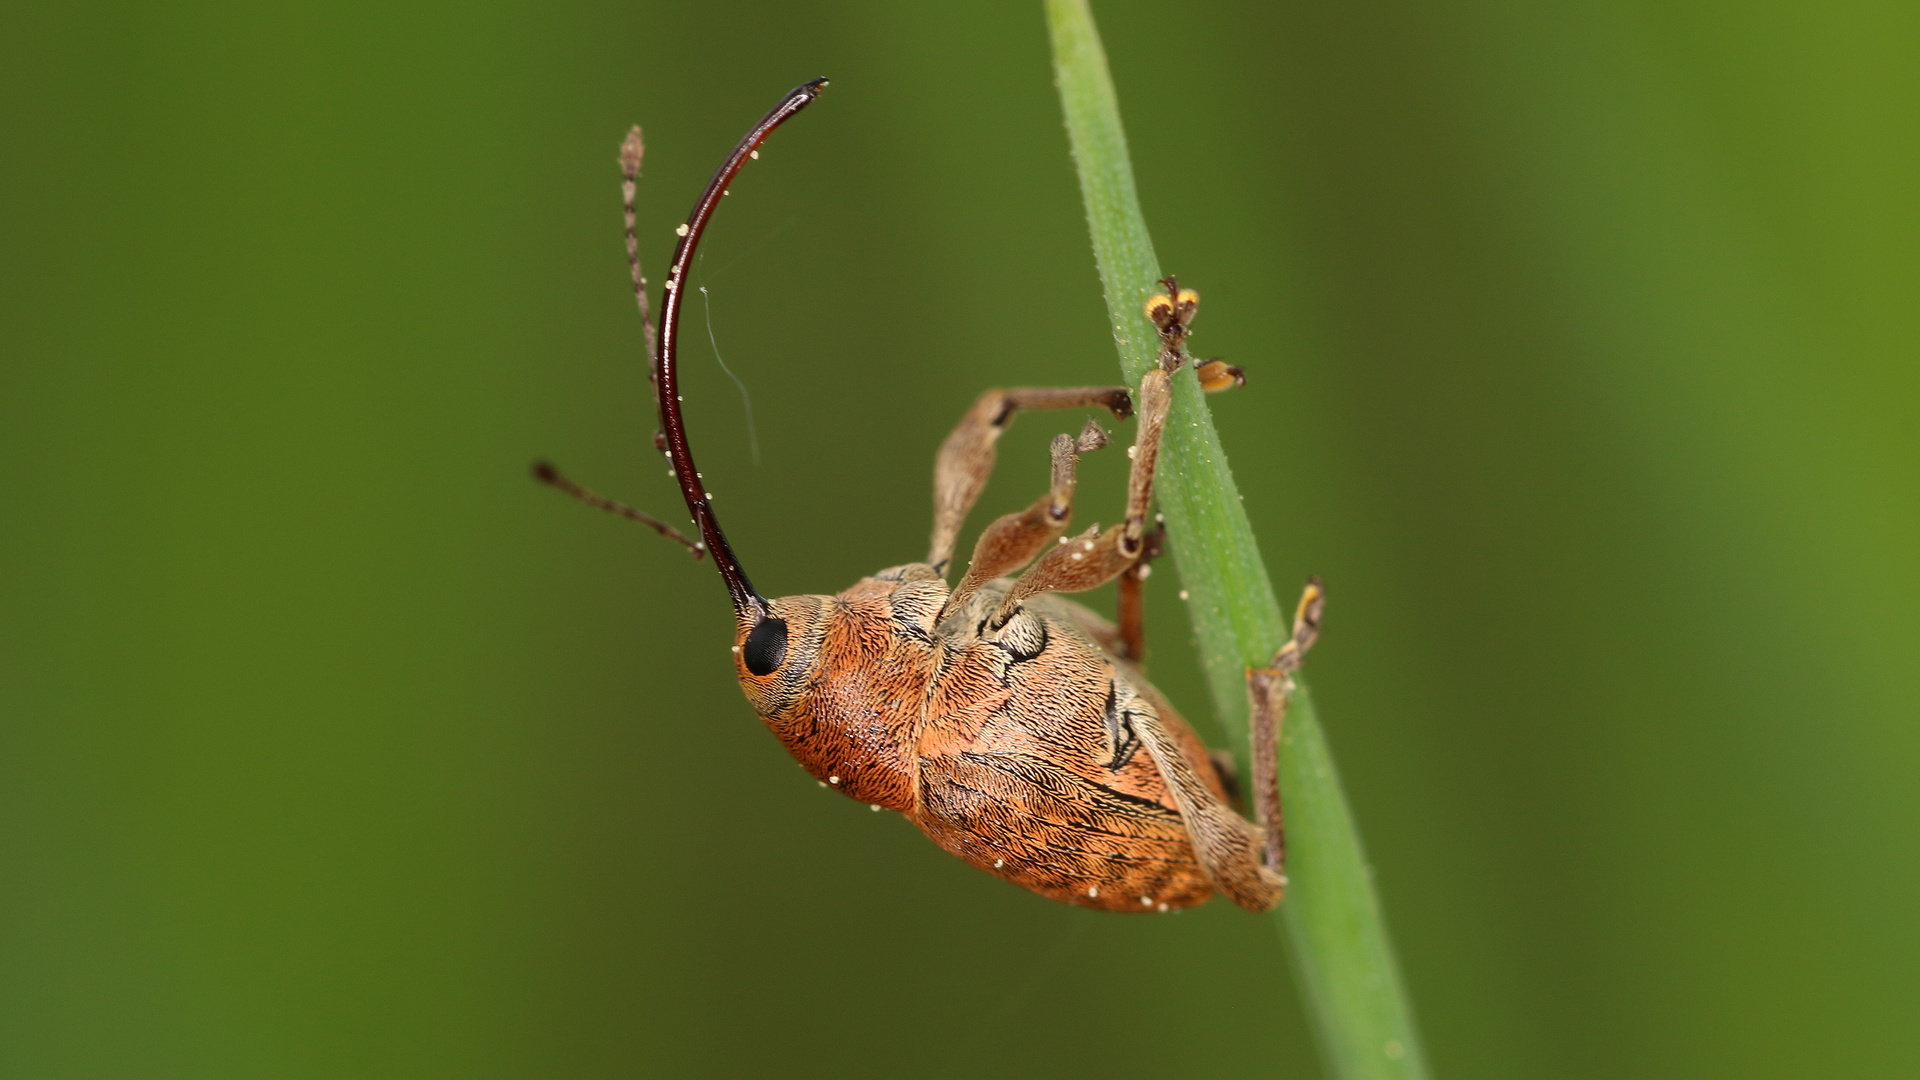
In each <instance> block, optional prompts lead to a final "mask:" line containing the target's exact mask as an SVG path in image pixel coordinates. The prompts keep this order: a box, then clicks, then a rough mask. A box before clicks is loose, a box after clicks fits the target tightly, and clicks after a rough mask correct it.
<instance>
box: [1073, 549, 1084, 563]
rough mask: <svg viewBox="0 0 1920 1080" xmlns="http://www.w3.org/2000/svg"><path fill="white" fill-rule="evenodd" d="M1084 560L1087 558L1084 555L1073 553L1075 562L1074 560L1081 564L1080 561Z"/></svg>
mask: <svg viewBox="0 0 1920 1080" xmlns="http://www.w3.org/2000/svg"><path fill="white" fill-rule="evenodd" d="M1084 558H1086V556H1084V555H1082V554H1080V553H1079V552H1077V551H1076V552H1074V553H1073V560H1074V561H1075V562H1079V561H1080V560H1081V559H1084Z"/></svg>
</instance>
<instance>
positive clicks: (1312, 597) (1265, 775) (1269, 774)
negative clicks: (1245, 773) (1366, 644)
mask: <svg viewBox="0 0 1920 1080" xmlns="http://www.w3.org/2000/svg"><path fill="white" fill-rule="evenodd" d="M1326 606H1327V593H1326V590H1325V589H1324V588H1322V587H1321V584H1320V579H1319V578H1308V579H1307V587H1306V589H1305V591H1303V592H1302V593H1301V594H1300V607H1299V608H1298V610H1296V611H1295V612H1294V616H1293V637H1292V638H1291V639H1289V640H1288V641H1287V643H1286V644H1285V645H1282V646H1280V651H1279V652H1277V653H1275V654H1274V655H1273V662H1272V663H1271V664H1269V665H1268V666H1266V667H1264V668H1248V669H1247V705H1248V710H1247V719H1248V722H1249V723H1250V724H1251V725H1252V736H1253V745H1252V753H1253V796H1254V806H1255V810H1256V813H1257V820H1258V821H1259V823H1260V826H1261V827H1262V828H1263V829H1265V830H1266V833H1267V848H1266V864H1267V866H1268V867H1269V868H1271V869H1272V870H1273V871H1274V872H1275V873H1281V874H1284V873H1285V868H1286V863H1287V831H1286V826H1285V824H1284V823H1283V821H1282V820H1281V817H1280V758H1279V752H1280V725H1281V724H1282V723H1284V722H1285V721H1286V718H1287V699H1288V698H1289V697H1290V696H1292V694H1293V673H1294V672H1296V671H1299V670H1300V662H1301V660H1302V659H1304V658H1305V657H1306V655H1307V650H1308V649H1310V648H1312V647H1313V642H1314V640H1315V639H1316V638H1318V637H1319V636H1320V615H1321V613H1322V612H1323V611H1324V610H1325V609H1326Z"/></svg>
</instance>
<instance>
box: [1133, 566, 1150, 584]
mask: <svg viewBox="0 0 1920 1080" xmlns="http://www.w3.org/2000/svg"><path fill="white" fill-rule="evenodd" d="M1151 573H1153V567H1152V566H1150V565H1148V564H1146V563H1142V564H1140V571H1139V573H1138V574H1136V575H1135V576H1136V577H1138V578H1139V579H1140V580H1141V581H1145V580H1147V575H1149V574H1151Z"/></svg>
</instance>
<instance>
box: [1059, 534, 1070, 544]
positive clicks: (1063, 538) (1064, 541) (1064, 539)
mask: <svg viewBox="0 0 1920 1080" xmlns="http://www.w3.org/2000/svg"><path fill="white" fill-rule="evenodd" d="M1067 539H1068V538H1067V537H1064V536H1063V537H1061V538H1060V542H1061V543H1063V544H1064V543H1066V542H1067Z"/></svg>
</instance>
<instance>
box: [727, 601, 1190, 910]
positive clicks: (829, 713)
mask: <svg viewBox="0 0 1920 1080" xmlns="http://www.w3.org/2000/svg"><path fill="white" fill-rule="evenodd" d="M1003 592H1004V590H1002V589H999V588H991V587H990V588H987V589H983V590H981V592H980V593H978V594H976V597H975V599H974V601H973V602H972V603H971V604H970V605H969V606H968V607H967V608H965V609H963V610H962V611H960V612H957V613H956V614H955V616H953V617H950V618H949V619H948V620H947V621H946V623H945V624H943V625H941V626H936V625H935V623H934V617H935V615H936V614H937V613H938V612H939V611H940V609H941V606H942V605H943V604H944V603H945V602H946V600H947V597H948V595H949V593H948V590H947V586H946V583H945V582H944V581H943V580H941V578H940V576H939V574H938V573H936V572H935V571H934V569H933V568H932V567H931V566H928V565H926V564H924V563H913V564H909V565H907V566H900V567H895V568H893V569H890V570H883V571H881V572H880V573H878V574H875V575H874V576H873V577H870V578H865V579H863V580H861V581H860V582H859V584H857V585H855V586H853V587H852V588H850V589H848V590H846V591H845V592H842V593H840V594H839V595H838V596H791V597H783V598H781V599H777V600H774V601H773V602H772V605H771V609H772V617H773V618H778V619H783V620H785V622H786V624H787V644H786V655H785V656H784V657H782V658H781V659H782V660H783V662H782V663H781V664H780V665H779V666H778V667H777V668H776V669H774V670H773V671H771V672H769V673H767V674H764V675H756V674H754V673H753V671H751V670H750V669H749V668H748V666H747V662H746V659H745V656H744V654H745V651H746V642H747V639H748V636H749V634H750V631H751V627H749V626H748V625H747V624H745V623H742V624H741V628H740V631H739V634H738V638H739V641H738V643H737V644H736V657H735V666H736V669H737V670H736V674H737V675H738V676H739V678H740V685H741V688H742V689H744V690H745V691H746V695H747V700H748V701H750V702H752V703H753V707H754V711H756V712H758V713H759V714H760V718H761V719H762V720H764V721H765V722H766V724H767V727H768V728H770V729H771V730H772V731H773V733H774V734H775V735H777V736H779V738H780V741H781V742H782V743H785V744H786V747H787V749H788V750H789V751H790V752H792V754H793V756H794V757H795V758H797V759H798V760H799V762H800V764H801V765H803V766H805V767H806V769H807V771H808V772H810V773H812V774H813V776H814V777H815V778H816V779H818V780H820V781H821V782H822V783H825V784H828V785H830V786H833V787H835V788H837V789H839V790H840V791H842V792H844V793H846V794H847V795H848V796H850V797H851V798H854V799H858V800H860V801H861V802H866V803H873V804H876V805H879V806H884V807H886V808H887V809H889V810H898V811H900V812H901V813H903V814H905V815H907V817H908V818H909V819H910V820H911V821H913V823H914V824H915V825H918V826H919V827H920V829H921V831H922V832H925V833H926V834H927V836H928V837H930V838H932V840H933V841H934V842H935V843H937V844H939V845H940V846H941V847H943V848H945V849H947V850H948V851H950V852H952V853H953V854H955V855H957V856H959V857H960V858H962V859H965V860H966V861H967V862H969V863H972V864H973V865H974V866H977V867H979V868H980V869H982V870H985V871H987V872H988V873H991V874H996V875H998V876H1000V877H1003V878H1006V879H1007V880H1009V881H1012V882H1014V883H1016V884H1018V885H1023V886H1025V887H1026V888H1029V889H1032V890H1033V891H1034V892H1037V893H1040V894H1041V895H1043V896H1047V897H1050V898H1052V899H1055V900H1063V901H1066V902H1068V903H1073V904H1081V905H1085V906H1089V907H1100V908H1106V909H1108V910H1112V911H1167V910H1170V909H1173V908H1182V907H1189V906H1191V905H1194V904H1198V903H1201V902H1202V901H1204V900H1206V899H1207V898H1208V897H1209V896H1211V895H1212V894H1213V883H1212V880H1211V879H1210V878H1209V877H1208V875H1207V873H1206V871H1205V870H1204V869H1203V868H1202V867H1201V865H1200V863H1199V860H1198V858H1197V857H1196V856H1195V854H1194V850H1193V844H1192V841H1191V840H1190V839H1189V837H1188V832H1187V826H1186V823H1185V821H1184V820H1183V819H1182V817H1181V813H1180V807H1179V804H1178V803H1177V802H1176V801H1175V799H1174V796H1173V794H1172V792H1171V791H1170V790H1169V788H1168V785H1167V783H1166V781H1165V780H1164V779H1163V778H1162V776H1161V774H1160V772H1159V769H1158V768H1157V767H1156V766H1155V764H1154V761H1153V758H1152V756H1151V755H1150V754H1148V753H1145V752H1142V749H1141V746H1140V742H1139V738H1138V736H1137V735H1136V734H1134V733H1135V732H1136V731H1137V726H1138V725H1141V724H1143V723H1145V722H1147V721H1148V718H1151V719H1152V721H1153V722H1155V723H1157V724H1159V725H1160V726H1161V727H1162V728H1163V729H1164V730H1165V731H1166V732H1168V733H1169V734H1170V735H1171V736H1172V743H1173V748H1174V749H1175V751H1176V752H1178V753H1180V754H1182V755H1183V756H1184V757H1185V759H1186V762H1187V764H1188V766H1189V767H1190V768H1192V770H1193V771H1194V772H1195V773H1196V774H1198V775H1199V777H1200V778H1201V781H1202V782H1203V783H1204V784H1205V786H1206V788H1207V790H1208V792H1209V793H1210V794H1211V795H1212V796H1213V797H1214V798H1215V799H1218V800H1221V801H1225V799H1226V797H1227V796H1226V792H1225V790H1224V789H1223V788H1222V787H1221V784H1220V779H1219V776H1218V775H1217V774H1216V772H1215V770H1214V768H1213V764H1212V762H1211V761H1210V760H1209V759H1208V757H1207V753H1206V748H1205V747H1204V746H1203V745H1202V744H1201V742H1200V739H1199V737H1198V736H1197V735H1195V734H1194V732H1193V730H1192V729H1191V728H1189V727H1188V726H1187V723H1186V721H1184V720H1182V719H1181V718H1180V717H1179V716H1178V715H1177V714H1175V713H1174V712H1173V711H1172V710H1171V709H1170V708H1169V707H1167V705H1166V704H1165V702H1164V700H1160V699H1159V695H1158V693H1157V692H1155V691H1154V690H1153V688H1152V687H1151V686H1148V685H1147V684H1146V683H1145V681H1144V680H1142V679H1141V678H1140V677H1139V674H1138V673H1137V672H1136V671H1134V670H1132V669H1131V667H1130V666H1129V665H1127V664H1125V662H1124V661H1121V660H1119V659H1118V658H1116V657H1114V656H1112V655H1111V654H1109V653H1108V652H1107V651H1106V650H1105V649H1103V648H1102V647H1101V645H1100V644H1099V643H1098V641H1097V640H1096V639H1095V636H1094V635H1095V634H1097V633H1099V632H1100V627H1101V625H1102V621H1101V620H1099V619H1098V617H1097V616H1094V615H1092V613H1090V612H1087V611H1086V610H1085V609H1083V608H1080V607H1079V606H1078V605H1074V604H1070V603H1068V602H1066V601H1063V600H1058V599H1055V598H1053V597H1044V598H1036V599H1035V600H1030V601H1028V602H1027V603H1026V604H1025V605H1023V607H1022V610H1021V611H1020V612H1019V613H1018V614H1016V615H1015V616H1014V617H1013V618H1012V619H1010V620H1009V621H1008V623H1007V624H1006V626H1005V627H1003V628H1002V629H1001V630H1000V632H999V633H997V634H994V635H992V636H991V637H983V636H982V634H981V633H980V631H979V630H978V629H976V627H977V626H978V624H980V623H981V622H982V621H984V620H985V619H986V617H987V614H988V613H990V612H991V611H992V609H993V608H994V607H997V606H998V604H999V603H1000V601H1001V599H1002V596H1003ZM1107 629H1108V631H1109V632H1111V628H1107ZM1110 718H1112V719H1113V720H1114V721H1117V722H1109V719H1110ZM1109 730H1115V731H1118V732H1120V733H1121V734H1120V738H1119V739H1118V740H1116V739H1114V738H1111V737H1109V735H1108V731H1109Z"/></svg>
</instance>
